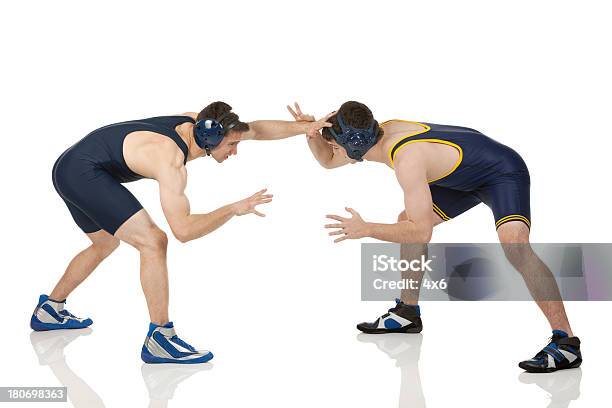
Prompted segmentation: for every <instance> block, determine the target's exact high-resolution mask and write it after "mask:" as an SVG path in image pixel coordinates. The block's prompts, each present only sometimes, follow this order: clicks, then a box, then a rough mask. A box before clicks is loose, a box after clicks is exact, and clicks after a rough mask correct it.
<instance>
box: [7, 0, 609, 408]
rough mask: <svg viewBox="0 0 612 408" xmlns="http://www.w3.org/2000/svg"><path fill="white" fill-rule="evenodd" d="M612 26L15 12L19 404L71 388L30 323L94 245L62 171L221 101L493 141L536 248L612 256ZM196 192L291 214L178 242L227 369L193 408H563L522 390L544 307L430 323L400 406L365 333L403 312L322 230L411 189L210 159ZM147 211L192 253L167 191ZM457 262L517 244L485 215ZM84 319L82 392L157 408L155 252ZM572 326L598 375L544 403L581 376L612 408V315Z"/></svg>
mask: <svg viewBox="0 0 612 408" xmlns="http://www.w3.org/2000/svg"><path fill="white" fill-rule="evenodd" d="M609 15H610V12H609V10H608V9H607V4H606V2H603V1H582V2H580V3H579V4H578V3H575V2H568V1H549V0H546V1H538V2H534V1H523V0H519V1H514V2H506V3H500V2H491V1H461V2H457V1H427V2H413V1H405V2H379V3H376V4H375V3H373V2H365V1H341V2H333V3H332V2H323V1H308V2H301V3H296V2H287V1H284V2H281V1H279V2H271V1H256V2H255V1H253V2H248V1H244V2H238V1H223V2H214V3H207V2H182V1H173V2H158V1H146V2H135V1H132V2H111V1H105V2H95V3H94V4H92V2H81V1H62V2H57V1H53V2H50V1H20V2H12V3H11V4H9V3H6V2H4V3H3V4H2V6H0V37H1V38H2V40H1V41H2V43H1V44H2V61H3V62H2V65H1V66H0V67H1V68H0V69H1V73H2V75H1V76H0V85H1V88H0V95H1V96H0V97H1V102H0V103H1V106H0V108H1V112H2V125H1V126H2V127H1V129H2V160H0V166H1V172H0V174H1V177H2V191H3V192H2V200H1V201H0V205H1V207H2V216H3V227H4V228H3V232H4V234H3V235H2V238H1V239H2V247H3V251H2V268H1V269H2V272H1V275H0V279H1V280H0V282H1V284H0V288H1V293H2V294H1V296H2V306H3V308H4V310H3V311H2V327H3V329H4V332H3V334H2V336H0V338H1V339H2V340H0V342H1V344H2V347H1V348H0V350H2V357H1V358H0V361H2V363H1V367H2V368H1V369H0V385H6V386H9V385H47V386H53V385H60V381H59V379H58V377H56V375H54V374H53V372H52V371H51V370H50V369H49V368H48V367H44V366H40V365H39V364H38V358H37V356H36V354H35V353H34V351H33V349H32V346H31V344H30V340H29V338H28V336H29V334H30V329H29V327H28V322H29V313H31V310H32V309H33V308H34V306H35V303H36V300H37V297H38V294H39V293H43V292H44V293H48V292H50V291H51V289H52V287H53V286H54V284H55V282H56V281H57V279H58V278H59V277H60V275H61V274H62V273H63V271H64V268H65V267H66V265H67V263H68V261H69V259H70V258H71V257H72V256H73V255H75V254H76V252H77V251H79V250H81V249H83V248H85V247H86V246H87V245H88V241H87V240H86V238H85V237H84V235H83V234H82V233H81V232H80V230H78V228H77V227H76V226H75V225H74V224H73V222H72V219H71V217H70V215H69V213H68V211H67V209H66V208H65V206H64V204H63V203H62V201H61V200H60V198H59V197H58V196H57V194H56V193H55V191H54V190H53V186H52V184H51V167H52V165H53V162H54V161H55V160H56V158H57V157H58V156H59V155H60V154H61V153H62V152H63V151H64V150H65V149H66V148H67V147H68V146H70V145H71V144H72V143H74V142H76V141H77V140H79V139H80V138H82V137H83V136H84V135H86V134H87V133H88V132H90V131H91V130H93V129H95V128H97V127H100V126H103V125H106V124H109V123H113V122H118V121H123V120H130V119H137V118H142V117H148V116H156V115H164V114H175V113H180V112H184V111H198V110H200V109H201V108H203V107H204V106H205V105H207V104H208V103H210V102H213V101H215V100H224V101H227V102H229V103H230V104H231V105H232V106H233V107H234V109H235V111H236V112H237V113H238V114H239V115H240V117H241V119H243V120H256V119H290V117H289V115H288V114H287V112H286V111H285V108H284V106H285V104H287V103H290V102H293V101H294V100H297V101H300V102H301V103H302V106H303V108H304V110H305V111H307V112H311V113H313V114H315V115H317V116H319V115H323V114H325V113H327V112H329V111H331V110H334V109H336V108H337V107H338V106H339V105H340V104H341V103H342V102H344V101H346V100H351V99H355V100H359V101H362V102H364V103H366V104H367V105H368V106H370V107H371V109H372V110H373V112H374V115H375V117H376V118H377V119H378V120H379V121H383V120H386V119H391V118H402V119H410V120H421V121H429V122H434V123H444V124H455V125H465V126H469V127H474V128H476V129H479V130H481V131H482V132H484V133H485V134H487V135H489V136H491V137H493V138H495V139H497V140H499V141H501V142H502V143H505V144H508V145H510V146H512V147H513V148H515V149H516V150H517V151H518V152H519V153H521V155H523V157H524V158H525V160H526V162H527V164H528V166H529V168H530V171H531V178H532V204H531V205H532V220H533V229H532V240H533V241H534V242H606V241H609V231H610V226H611V221H610V219H609V217H608V215H607V207H608V205H607V204H608V203H609V192H608V190H609V187H608V179H609V173H610V170H609V169H610V167H609V157H610V149H611V148H612V142H611V141H610V140H611V139H610V137H611V136H612V135H611V134H610V126H609V113H610V94H611V91H612V86H611V81H610V72H612V64H611V63H610V52H609V39H610V35H611V34H612V33H611V31H612V30H611V29H610V25H609ZM188 171H189V186H188V195H189V197H190V199H191V204H192V209H193V210H194V211H210V210H212V209H214V208H216V207H218V206H221V205H224V204H226V203H229V202H232V201H235V200H237V199H240V198H243V197H245V196H247V195H249V194H251V193H253V192H255V191H257V190H258V189H260V188H262V187H268V188H269V189H270V191H271V192H272V193H274V194H275V200H274V202H273V203H272V204H270V205H268V206H267V207H266V208H264V210H265V211H264V212H266V213H267V214H268V216H267V217H266V218H265V219H260V218H258V217H255V216H246V217H240V218H236V219H233V220H231V221H230V222H229V223H228V224H227V225H226V226H224V227H223V228H221V229H220V230H218V231H216V232H214V233H213V234H211V235H210V236H207V237H204V238H202V239H200V240H197V241H194V242H191V243H189V244H186V245H182V244H180V243H178V241H172V242H171V243H170V246H169V268H170V278H171V318H172V319H173V320H174V321H175V323H176V326H177V328H178V331H179V334H181V335H182V336H183V337H184V338H185V339H186V340H187V341H189V342H191V343H194V344H195V345H196V346H199V347H208V348H210V349H211V350H212V351H213V352H214V353H215V359H214V360H213V367H212V368H210V369H209V370H206V372H198V373H196V374H195V375H194V376H193V377H192V378H189V379H187V380H185V381H184V382H183V383H182V384H180V385H179V386H178V388H177V390H176V392H175V393H174V397H173V398H172V400H171V401H170V406H177V407H178V406H194V405H196V404H197V405H211V406H227V407H235V406H239V405H242V404H253V405H266V406H286V405H291V406H300V407H301V406H304V407H306V406H312V405H317V406H333V405H342V406H356V407H357V406H360V407H361V406H379V407H386V406H396V405H397V404H398V400H399V398H400V394H399V392H400V388H402V393H403V394H402V398H406V395H408V396H409V397H410V396H412V397H414V398H415V399H416V401H413V402H412V403H411V406H419V405H422V404H423V403H426V404H427V406H429V407H446V406H451V405H456V406H468V405H469V406H473V407H485V406H486V407H489V406H491V405H495V406H499V407H516V406H529V407H544V406H546V405H547V404H548V402H547V395H548V393H547V392H546V391H544V390H543V389H540V388H538V387H536V386H534V385H525V384H523V383H521V381H520V380H519V378H518V377H519V374H520V372H521V370H520V369H519V368H518V367H517V366H516V363H517V362H518V361H520V360H522V359H526V358H529V357H531V356H532V355H533V354H534V353H535V352H536V351H537V350H538V349H539V348H541V347H542V346H543V345H544V344H545V343H546V337H547V336H548V335H549V328H548V326H547V324H546V321H545V319H544V318H543V317H542V316H541V315H540V313H539V311H538V310H537V308H536V306H535V304H532V303H530V302H522V303H492V304H491V303H453V304H450V303H427V304H423V305H422V310H423V318H424V324H425V330H424V332H423V338H422V347H421V348H420V349H419V348H418V347H417V346H416V345H415V340H412V339H410V340H397V341H398V342H399V343H401V344H400V345H399V346H398V347H399V348H400V349H401V348H412V349H413V350H414V349H417V350H416V351H418V352H420V363H419V364H418V366H417V365H416V364H417V363H416V357H415V356H414V355H413V356H412V357H410V359H409V362H408V368H406V366H405V365H404V368H403V370H404V371H405V370H408V371H410V370H412V371H411V372H412V373H413V374H414V372H417V373H420V378H421V381H422V387H420V386H419V385H418V384H417V383H415V382H414V381H412V380H409V379H408V380H406V379H405V381H404V382H403V383H401V385H400V373H401V372H402V369H400V368H397V367H396V365H395V362H394V361H393V360H391V359H389V358H388V357H387V356H386V355H385V354H384V353H382V352H379V351H377V349H376V347H374V346H373V345H369V344H363V343H362V342H360V341H358V340H357V339H356V336H357V332H356V329H355V328H354V325H355V323H357V322H359V321H362V320H373V319H374V318H375V317H376V316H377V315H380V314H381V313H382V312H384V311H385V310H386V308H387V307H388V306H389V305H388V304H386V303H374V302H372V303H364V302H360V300H359V294H360V290H359V259H360V258H359V242H356V241H349V242H344V243H342V244H339V245H334V244H332V243H331V242H330V240H329V239H328V237H327V236H326V232H325V231H324V229H323V228H322V225H323V224H324V223H325V220H324V215H325V214H326V213H329V212H333V213H341V212H342V211H343V210H342V209H343V207H344V206H346V205H349V206H352V207H354V208H355V209H357V210H358V211H360V212H361V214H362V216H363V217H364V218H365V219H366V220H371V221H378V222H393V221H394V220H395V217H396V216H397V214H398V213H399V212H400V211H401V209H402V195H401V191H400V189H399V188H398V186H397V184H396V181H395V178H394V176H393V173H392V172H391V171H390V170H389V169H388V168H386V167H384V166H382V165H378V164H372V163H365V164H358V165H353V166H346V167H345V168H341V169H337V170H334V171H328V170H325V169H322V168H320V167H318V165H317V164H316V161H315V160H314V159H313V158H312V157H311V156H310V153H309V151H308V150H307V147H306V142H305V140H304V137H303V136H300V137H296V138H292V139H288V140H284V141H279V142H245V143H241V144H240V146H239V155H238V156H237V157H233V158H231V159H230V160H228V161H227V162H225V163H223V164H222V165H219V164H217V163H216V162H214V161H213V160H210V159H201V160H196V161H195V162H191V163H189V164H188ZM129 188H130V190H131V191H132V192H133V193H134V194H135V195H136V196H137V197H138V199H139V200H140V201H141V202H142V204H143V205H144V206H145V208H146V209H147V210H148V211H149V213H150V214H151V215H152V217H153V218H154V220H155V221H156V222H157V223H158V224H159V225H160V227H161V228H163V229H164V230H166V231H167V232H168V233H170V231H169V229H168V226H167V224H166V222H165V220H164V218H163V215H162V213H161V210H160V206H159V201H158V195H157V194H158V192H157V186H156V184H155V182H153V181H140V182H137V183H134V184H131V185H129ZM433 240H434V241H435V242H455V241H457V242H493V241H495V240H496V234H495V231H494V227H493V217H492V215H491V213H490V211H489V210H488V209H487V208H486V207H484V206H483V205H481V206H478V207H477V208H475V209H473V210H471V211H469V212H468V213H466V214H465V215H463V216H461V217H459V218H458V219H456V220H453V221H452V222H449V223H448V224H447V225H443V226H440V227H438V228H436V231H435V232H434V238H433ZM68 307H69V310H71V311H72V312H73V313H76V314H77V315H80V316H86V315H87V316H91V317H92V318H93V319H94V321H95V323H94V325H93V332H92V333H91V335H90V336H88V337H83V338H80V339H77V340H75V341H74V343H72V344H71V345H70V346H68V347H67V348H66V350H65V355H66V361H67V363H68V365H69V366H70V367H71V370H72V372H74V373H75V374H76V375H77V377H79V378H81V379H82V380H84V381H85V382H86V383H87V384H89V386H90V387H91V388H92V389H93V390H95V392H96V393H97V395H98V396H99V398H100V399H101V400H103V401H104V404H105V405H106V406H109V407H126V406H145V405H147V404H148V402H149V394H148V393H147V388H146V386H145V383H144V382H143V377H142V375H141V373H140V369H141V361H140V358H139V351H140V347H141V344H142V340H143V338H144V335H145V333H146V328H147V324H148V315H147V312H146V308H145V303H144V298H143V296H142V294H141V291H140V286H139V280H138V253H137V252H136V251H135V250H134V249H133V248H131V247H129V246H128V245H126V244H122V246H121V247H120V248H119V249H118V250H117V251H116V252H115V253H114V254H113V255H112V257H111V258H109V259H108V260H106V261H105V262H104V263H103V264H102V265H101V266H100V268H99V269H98V270H97V271H96V272H95V273H94V274H93V275H92V276H91V278H90V279H89V280H87V281H86V282H85V283H84V284H83V285H82V287H80V288H78V290H77V291H76V292H75V293H74V294H73V295H72V296H71V297H70V298H69V303H68ZM567 308H568V313H569V316H570V319H571V321H572V324H573V328H574V331H575V332H576V334H577V335H579V336H580V337H581V338H582V340H583V350H584V357H585V363H584V364H583V366H582V369H581V371H580V370H572V371H575V372H578V374H575V373H574V374H570V375H569V376H568V375H565V376H556V377H554V376H552V377H551V376H548V377H541V378H545V379H544V380H542V379H538V381H540V384H543V383H544V382H547V383H548V387H549V390H550V389H552V390H553V394H555V395H556V396H557V397H559V395H561V392H565V391H559V390H564V387H565V388H567V387H569V386H568V385H567V384H570V385H571V384H574V386H573V387H574V388H575V384H577V383H578V380H579V379H578V377H579V375H580V374H581V375H582V384H581V396H580V398H579V399H578V400H577V401H576V402H574V403H572V406H573V407H590V406H601V405H602V403H603V402H604V401H606V400H607V401H609V397H608V394H607V387H608V386H609V380H608V379H607V377H606V373H607V371H608V367H609V364H610V363H609V344H608V339H609V338H610V335H612V331H611V329H610V325H609V323H608V321H609V315H610V312H611V311H612V305H611V304H610V303H605V302H603V303H594V302H592V303H571V304H568V306H567ZM48 340H49V341H50V342H51V343H53V342H54V341H58V342H59V343H61V339H57V338H51V339H48ZM362 340H363V339H362ZM376 340H378V339H376ZM379 341H380V340H379ZM402 342H403V343H402ZM59 353H60V354H61V352H59ZM415 355H418V353H417V354H415ZM57 364H61V359H60V363H57ZM402 364H403V363H402ZM400 365H401V364H400ZM157 374H158V375H160V376H163V375H165V374H164V373H157ZM180 375H181V373H180V372H179V373H178V374H177V373H176V372H169V373H168V374H167V381H179V380H178V378H179V377H180ZM60 377H61V375H60ZM408 377H409V376H407V377H406V378H408ZM410 378H412V377H410ZM161 383H162V384H163V383H164V381H161ZM550 384H552V385H550ZM545 386H546V385H545ZM555 387H556V388H555ZM77 388H78V387H76V386H75V389H77ZM421 391H422V393H423V395H424V400H423V399H419V393H420V392H421ZM75 393H76V391H75ZM401 403H406V401H405V400H404V402H400V404H401ZM406 404H407V403H406ZM20 406H24V405H20ZM85 406H95V404H94V403H89V404H86V405H85Z"/></svg>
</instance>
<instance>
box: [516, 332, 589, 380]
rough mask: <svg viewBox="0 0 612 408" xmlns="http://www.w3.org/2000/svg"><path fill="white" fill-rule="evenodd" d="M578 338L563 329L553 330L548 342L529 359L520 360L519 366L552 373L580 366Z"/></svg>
mask: <svg viewBox="0 0 612 408" xmlns="http://www.w3.org/2000/svg"><path fill="white" fill-rule="evenodd" d="M580 364H582V354H581V353H580V339H579V338H578V337H569V336H568V335H567V333H566V332H564V331H563V330H553V335H552V337H551V338H550V342H549V343H548V345H547V346H546V347H544V348H543V349H542V350H541V351H540V352H539V353H538V354H536V355H535V357H533V358H532V359H530V360H525V361H521V362H520V363H519V367H521V368H522V369H523V370H525V371H527V372H530V373H552V372H553V371H558V370H565V369H567V368H576V367H580Z"/></svg>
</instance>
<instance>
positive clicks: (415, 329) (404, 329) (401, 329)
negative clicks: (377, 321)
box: [357, 325, 423, 334]
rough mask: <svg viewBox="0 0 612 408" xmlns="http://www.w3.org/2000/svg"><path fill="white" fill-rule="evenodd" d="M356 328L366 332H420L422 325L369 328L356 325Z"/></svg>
mask: <svg viewBox="0 0 612 408" xmlns="http://www.w3.org/2000/svg"><path fill="white" fill-rule="evenodd" d="M357 330H359V331H362V332H364V333H367V334H387V333H420V332H421V331H422V330H423V327H408V326H406V327H399V328H397V329H379V328H375V329H369V328H367V327H359V325H357Z"/></svg>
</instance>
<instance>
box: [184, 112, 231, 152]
mask: <svg viewBox="0 0 612 408" xmlns="http://www.w3.org/2000/svg"><path fill="white" fill-rule="evenodd" d="M228 113H229V112H227V113H225V114H223V115H221V117H220V118H219V119H216V120H215V119H208V118H203V119H200V120H198V121H197V122H196V123H195V125H194V127H193V133H194V136H195V141H196V143H197V145H198V146H200V148H201V149H204V150H205V151H206V155H207V156H210V151H211V150H212V149H214V148H215V147H217V146H218V145H219V143H221V141H222V140H223V137H225V135H226V134H227V132H229V131H230V130H231V129H232V128H233V127H234V126H236V125H237V124H238V122H239V121H238V118H236V120H235V121H233V122H232V123H230V124H229V125H227V126H226V127H223V125H222V124H221V121H222V120H223V119H224V118H225V117H226V116H227V115H228Z"/></svg>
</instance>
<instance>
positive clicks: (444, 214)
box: [429, 185, 482, 221]
mask: <svg viewBox="0 0 612 408" xmlns="http://www.w3.org/2000/svg"><path fill="white" fill-rule="evenodd" d="M429 190H430V191H431V200H432V202H433V210H434V213H436V214H437V215H438V216H439V217H440V218H441V219H442V220H444V221H448V220H450V219H451V218H455V217H456V216H458V215H460V214H463V213H464V212H466V211H467V210H469V209H470V208H472V207H474V206H476V205H478V204H480V203H481V202H482V201H481V200H480V198H479V197H478V196H477V195H475V194H474V193H473V192H470V191H459V190H453V189H450V188H447V187H440V186H436V185H430V186H429Z"/></svg>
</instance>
